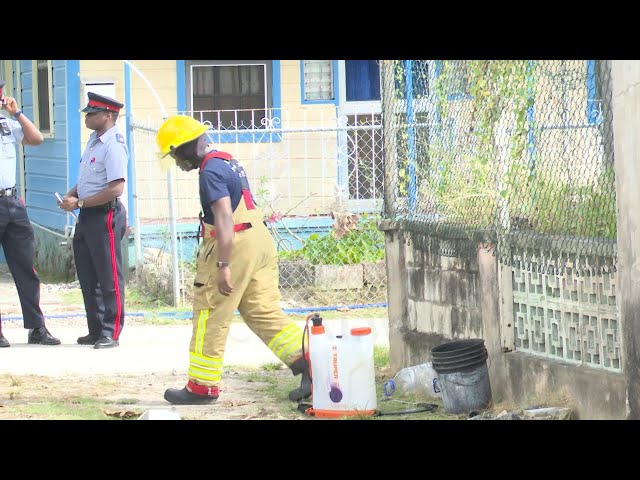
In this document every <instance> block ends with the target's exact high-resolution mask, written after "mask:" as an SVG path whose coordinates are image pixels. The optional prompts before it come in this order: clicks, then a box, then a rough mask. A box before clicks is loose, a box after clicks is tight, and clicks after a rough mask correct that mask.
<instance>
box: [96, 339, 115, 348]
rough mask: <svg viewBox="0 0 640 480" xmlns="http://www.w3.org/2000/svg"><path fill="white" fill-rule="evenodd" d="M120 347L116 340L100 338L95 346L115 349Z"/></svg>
mask: <svg viewBox="0 0 640 480" xmlns="http://www.w3.org/2000/svg"><path fill="white" fill-rule="evenodd" d="M118 345H120V342H118V340H114V339H113V338H111V337H100V338H99V339H98V340H96V343H94V344H93V348H114V347H117V346H118Z"/></svg>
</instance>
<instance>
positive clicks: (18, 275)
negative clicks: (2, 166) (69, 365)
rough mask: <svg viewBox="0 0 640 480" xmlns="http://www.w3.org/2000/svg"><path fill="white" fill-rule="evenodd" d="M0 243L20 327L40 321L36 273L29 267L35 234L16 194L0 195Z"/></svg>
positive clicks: (28, 326) (40, 322) (41, 319)
mask: <svg viewBox="0 0 640 480" xmlns="http://www.w3.org/2000/svg"><path fill="white" fill-rule="evenodd" d="M0 243H1V244H2V249H3V250H4V257H5V259H6V260H7V266H8V267H9V271H10V272H11V275H12V276H13V281H14V282H15V284H16V290H17V291H18V297H19V298H20V306H21V307H22V317H23V319H24V328H39V327H42V326H43V325H44V315H43V314H42V310H41V309H40V277H39V276H38V273H37V272H36V270H35V269H34V268H33V260H34V258H35V252H36V250H35V237H34V234H33V227H32V226H31V222H30V221H29V217H28V216H27V208H26V207H25V206H24V204H23V203H22V201H21V200H20V198H19V197H17V196H15V195H12V196H9V197H0Z"/></svg>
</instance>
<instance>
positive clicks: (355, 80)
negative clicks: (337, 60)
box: [344, 60, 380, 102]
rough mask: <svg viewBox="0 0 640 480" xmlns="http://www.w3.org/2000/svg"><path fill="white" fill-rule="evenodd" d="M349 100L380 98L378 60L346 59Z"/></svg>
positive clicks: (358, 100)
mask: <svg viewBox="0 0 640 480" xmlns="http://www.w3.org/2000/svg"><path fill="white" fill-rule="evenodd" d="M344 63H345V79H346V94H347V99H346V100H347V101H348V102H362V101H371V100H380V66H379V65H378V61H377V60H345V62H344Z"/></svg>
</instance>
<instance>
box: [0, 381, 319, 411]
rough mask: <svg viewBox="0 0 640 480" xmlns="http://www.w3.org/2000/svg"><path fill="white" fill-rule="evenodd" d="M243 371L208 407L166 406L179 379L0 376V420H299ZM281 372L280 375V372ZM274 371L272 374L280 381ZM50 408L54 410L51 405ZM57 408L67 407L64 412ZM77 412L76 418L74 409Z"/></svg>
mask: <svg viewBox="0 0 640 480" xmlns="http://www.w3.org/2000/svg"><path fill="white" fill-rule="evenodd" d="M246 373H247V372H226V376H225V377H226V378H225V383H224V388H223V389H222V391H221V396H220V398H219V399H218V401H217V402H216V403H214V404H212V405H207V406H171V405H170V404H168V403H167V402H166V401H165V400H164V399H163V393H164V390H165V388H166V387H165V386H166V385H167V384H172V383H173V384H175V386H176V387H178V388H180V387H181V386H182V385H183V382H184V379H185V377H184V376H183V375H170V374H169V375H167V374H161V375H158V374H154V373H150V374H149V375H118V374H116V375H90V376H79V375H72V376H67V377H64V378H52V377H41V376H33V375H27V376H22V375H21V376H14V375H8V374H5V375H0V420H8V419H11V420H19V419H31V420H38V419H83V418H87V419H92V418H95V419H99V418H100V417H101V413H102V415H104V418H105V419H108V418H112V419H137V418H138V417H140V415H142V414H143V413H144V412H145V411H147V410H154V411H160V410H169V411H173V412H177V413H178V414H179V415H180V418H181V419H183V420H249V419H256V420H284V419H288V420H304V419H307V418H309V417H308V416H306V415H304V414H302V413H300V412H298V411H297V410H296V409H295V406H296V405H295V404H294V403H293V402H290V401H289V400H288V399H286V398H281V399H278V398H276V397H273V396H272V395H269V394H268V393H266V392H265V390H268V389H269V387H270V383H267V382H260V381H247V380H246V377H244V378H243V377H241V375H243V374H246ZM283 373H285V372H283ZM283 373H280V372H275V373H274V375H277V376H282V375H283ZM54 403H55V405H54ZM59 405H68V406H70V407H71V408H70V409H69V410H67V409H62V408H60V407H59ZM74 406H75V407H77V413H74V408H73V407H74Z"/></svg>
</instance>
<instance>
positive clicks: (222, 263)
mask: <svg viewBox="0 0 640 480" xmlns="http://www.w3.org/2000/svg"><path fill="white" fill-rule="evenodd" d="M216 266H217V267H218V268H222V267H228V266H229V262H216Z"/></svg>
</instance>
